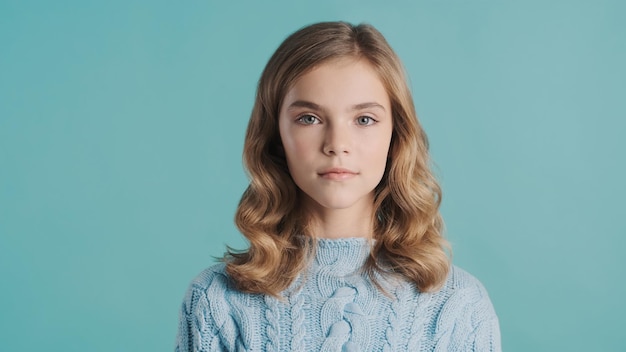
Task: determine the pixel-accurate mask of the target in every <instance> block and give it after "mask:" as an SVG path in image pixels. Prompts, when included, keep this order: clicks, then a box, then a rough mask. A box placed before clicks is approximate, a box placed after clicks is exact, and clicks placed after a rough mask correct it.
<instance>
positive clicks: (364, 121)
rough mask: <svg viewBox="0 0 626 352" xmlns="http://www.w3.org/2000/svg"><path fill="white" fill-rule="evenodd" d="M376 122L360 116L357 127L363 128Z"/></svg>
mask: <svg viewBox="0 0 626 352" xmlns="http://www.w3.org/2000/svg"><path fill="white" fill-rule="evenodd" d="M374 122H376V121H375V120H374V119H373V118H371V117H369V116H359V117H358V118H357V119H356V123H357V125H361V126H368V125H371V124H373V123H374Z"/></svg>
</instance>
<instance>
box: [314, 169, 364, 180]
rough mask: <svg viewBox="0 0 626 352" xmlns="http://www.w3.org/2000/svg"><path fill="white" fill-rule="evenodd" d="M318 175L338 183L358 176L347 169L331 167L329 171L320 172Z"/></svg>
mask: <svg viewBox="0 0 626 352" xmlns="http://www.w3.org/2000/svg"><path fill="white" fill-rule="evenodd" d="M318 175H320V176H321V177H322V178H325V179H328V180H338V181H340V180H347V179H350V178H352V177H354V176H356V175H358V173H357V172H355V171H352V170H349V169H344V168H338V167H333V168H330V169H325V170H322V171H321V172H319V173H318Z"/></svg>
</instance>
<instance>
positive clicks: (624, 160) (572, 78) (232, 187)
mask: <svg viewBox="0 0 626 352" xmlns="http://www.w3.org/2000/svg"><path fill="white" fill-rule="evenodd" d="M625 4H626V3H625V2H623V1H619V0H616V1H603V0H588V1H574V0H570V1H559V0H555V1H546V0H541V1H538V0H525V1H515V2H514V1H495V0H476V1H465V0H423V1H385V2H383V1H378V2H375V1H354V0H353V1H321V0H318V1H312V2H307V3H305V2H302V3H296V2H293V1H232V2H226V1H209V0H205V1H186V2H181V1H154V0H153V1H40V2H35V1H10V0H9V1H7V0H1V1H0V280H1V281H0V282H1V288H0V350H2V351H171V350H172V349H173V347H174V342H175V335H176V329H177V324H178V309H179V306H180V303H181V301H182V298H183V295H184V292H185V290H186V288H187V285H188V284H189V282H190V280H191V279H192V278H193V277H194V276H195V275H196V274H197V273H199V272H200V271H201V270H202V269H203V268H205V267H207V266H209V265H211V264H212V263H214V261H215V259H214V258H215V257H219V256H221V255H222V253H223V252H224V250H225V246H226V245H230V246H234V247H236V248H243V247H244V246H245V241H244V240H243V239H242V237H241V235H240V234H239V233H238V231H237V230H236V228H235V227H234V225H233V221H232V219H233V214H234V211H235V208H236V205H237V203H238V201H239V197H240V195H241V193H242V192H243V190H244V189H245V187H246V185H247V178H246V174H245V172H244V170H243V169H242V163H241V153H242V144H243V137H244V132H245V128H246V124H247V119H248V116H249V113H250V110H251V107H252V102H253V98H254V93H255V85H256V82H257V79H258V77H259V75H260V73H261V70H262V69H263V67H264V65H265V63H266V61H267V59H268V58H269V56H270V55H271V54H272V52H273V51H274V49H275V48H276V47H277V46H278V44H279V43H280V42H281V41H282V40H283V39H284V38H285V37H286V36H287V35H288V34H289V33H291V32H293V31H295V30H296V29H298V28H300V27H301V26H303V25H306V24H309V23H312V22H317V21H325V20H346V21H350V22H356V23H358V22H369V23H371V24H373V25H375V26H376V27H377V28H378V29H379V30H380V31H381V32H382V33H383V34H384V35H385V36H386V37H387V39H388V41H389V42H390V43H391V45H392V46H393V47H394V48H395V50H396V51H397V52H398V54H399V55H400V57H401V58H402V60H403V61H404V64H405V66H406V69H407V71H408V74H409V76H410V81H411V82H410V83H411V87H412V91H413V94H414V98H415V102H416V107H417V112H418V115H419V116H420V119H421V121H422V123H423V125H424V127H425V129H426V131H427V133H428V135H429V137H430V142H431V151H432V156H433V159H434V161H435V163H436V173H437V175H438V176H439V179H440V180H441V184H442V186H443V191H444V197H443V204H442V212H443V215H444V217H445V221H446V224H447V231H446V233H447V236H448V238H449V239H450V241H451V242H452V244H453V246H454V261H455V263H456V264H457V265H459V266H461V267H463V268H465V269H467V270H468V271H470V272H471V273H473V274H474V275H475V276H477V277H478V278H479V279H480V280H481V281H482V282H483V283H484V284H485V286H486V287H487V289H488V291H489V293H490V296H491V298H492V301H493V303H494V305H495V308H496V311H497V313H498V315H499V317H500V322H501V329H502V339H503V346H504V349H505V350H506V351H626V338H625V335H624V320H625V319H626V301H625V297H626V283H625V279H626V277H625V276H626V275H625V271H626V260H625V259H624V258H625V255H624V253H625V251H626V240H625V238H626V225H625V221H624V218H625V217H626V209H625V206H624V201H625V199H626V187H625V186H624V185H625V183H626V137H625V135H626V113H625V111H626V104H625V101H626V68H625V67H626V65H625V63H626V21H625V20H624V19H625V18H626V5H625Z"/></svg>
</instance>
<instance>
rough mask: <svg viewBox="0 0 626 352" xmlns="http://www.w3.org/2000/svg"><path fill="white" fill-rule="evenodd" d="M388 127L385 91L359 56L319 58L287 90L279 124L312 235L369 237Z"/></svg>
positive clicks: (366, 63)
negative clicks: (317, 63) (307, 215)
mask: <svg viewBox="0 0 626 352" xmlns="http://www.w3.org/2000/svg"><path fill="white" fill-rule="evenodd" d="M392 130H393V121H392V115H391V104H390V101H389V95H388V94H387V91H386V90H385V87H384V86H383V84H382V82H381V81H380V79H379V78H378V75H377V74H376V72H375V71H374V69H373V68H372V66H371V65H370V64H369V63H368V62H367V61H366V60H363V59H355V58H342V59H338V60H333V61H330V62H327V63H323V64H322V65H320V66H318V67H316V68H314V69H313V70H311V71H309V72H307V73H306V74H304V75H303V76H301V77H300V78H299V79H298V80H297V81H296V82H295V84H294V85H293V86H292V87H291V88H290V89H289V91H288V92H287V94H286V96H285V99H284V101H283V104H282V106H281V110H280V116H279V131H280V137H281V140H282V143H283V148H284V150H285V156H286V159H287V166H288V167H289V172H290V174H291V177H292V178H293V180H294V182H295V183H296V185H297V186H298V187H299V188H300V190H301V191H302V195H303V199H302V202H303V205H304V207H305V209H306V211H307V214H309V215H310V216H311V224H310V227H309V229H310V231H311V235H313V236H315V237H319V238H343V237H367V238H371V236H372V219H374V206H373V201H374V189H375V187H376V186H377V185H378V183H379V182H380V180H381V179H382V176H383V174H384V171H385V165H386V163H387V156H388V153H389V145H390V142H391V134H392Z"/></svg>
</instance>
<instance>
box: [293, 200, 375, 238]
mask: <svg viewBox="0 0 626 352" xmlns="http://www.w3.org/2000/svg"><path fill="white" fill-rule="evenodd" d="M313 203H314V202H313ZM305 208H306V209H307V211H308V213H309V214H310V219H309V220H310V221H309V226H308V230H309V233H310V235H311V236H313V237H317V238H329V239H333V238H350V237H364V238H372V237H373V219H374V204H373V202H365V203H364V204H358V205H354V206H352V207H349V208H345V209H328V208H324V207H321V206H319V205H317V206H316V205H312V204H311V203H310V202H309V204H307V205H306V206H305Z"/></svg>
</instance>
